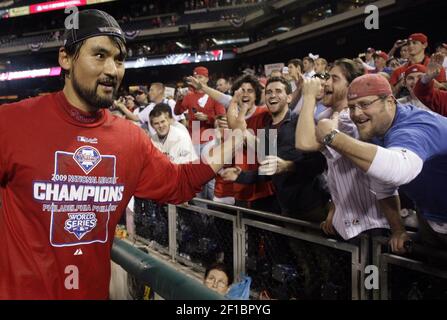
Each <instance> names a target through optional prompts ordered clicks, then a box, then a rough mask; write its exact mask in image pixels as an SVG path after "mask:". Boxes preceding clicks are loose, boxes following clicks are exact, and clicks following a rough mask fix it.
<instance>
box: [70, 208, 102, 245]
mask: <svg viewBox="0 0 447 320" xmlns="http://www.w3.org/2000/svg"><path fill="white" fill-rule="evenodd" d="M97 221H98V219H96V215H95V214H94V213H93V212H87V213H69V214H68V219H67V220H65V227H64V229H65V230H67V231H68V232H70V233H72V234H74V235H75V236H76V238H78V240H81V239H82V237H83V236H85V235H86V234H87V233H88V232H90V231H92V230H93V229H94V228H95V227H96V222H97Z"/></svg>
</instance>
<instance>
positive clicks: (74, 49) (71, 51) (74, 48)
mask: <svg viewBox="0 0 447 320" xmlns="http://www.w3.org/2000/svg"><path fill="white" fill-rule="evenodd" d="M108 37H109V39H110V40H112V42H113V43H114V44H116V45H117V46H118V48H119V49H120V59H122V60H124V59H125V58H126V56H127V49H126V44H125V43H124V41H123V40H121V39H120V38H117V37H114V36H108ZM86 40H87V39H85V40H82V41H79V42H76V43H75V44H72V45H69V46H65V47H64V49H65V52H66V53H67V55H68V56H70V57H72V58H73V60H76V59H78V57H79V52H80V51H81V48H82V46H83V45H84V43H85V41H86ZM69 73H70V72H69V71H67V70H64V69H62V72H61V77H62V79H65V76H66V75H69Z"/></svg>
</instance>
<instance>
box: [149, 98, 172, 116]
mask: <svg viewBox="0 0 447 320" xmlns="http://www.w3.org/2000/svg"><path fill="white" fill-rule="evenodd" d="M164 113H167V114H168V117H169V118H170V119H172V109H171V107H170V106H169V105H168V104H166V103H163V102H161V103H157V104H156V105H155V106H154V108H153V109H152V111H151V112H150V113H149V118H155V117H159V116H161V115H162V114H164Z"/></svg>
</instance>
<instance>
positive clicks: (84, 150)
mask: <svg viewBox="0 0 447 320" xmlns="http://www.w3.org/2000/svg"><path fill="white" fill-rule="evenodd" d="M73 159H74V160H75V161H76V163H77V164H78V165H79V166H80V167H81V169H82V170H83V171H84V172H85V174H89V173H90V171H92V170H93V169H94V168H95V167H96V166H97V165H98V163H100V162H101V154H100V153H99V151H98V150H97V149H96V148H93V147H90V146H83V147H80V148H78V149H77V150H76V151H75V153H74V154H73Z"/></svg>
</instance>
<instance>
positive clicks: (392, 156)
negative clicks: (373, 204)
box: [366, 146, 424, 187]
mask: <svg viewBox="0 0 447 320" xmlns="http://www.w3.org/2000/svg"><path fill="white" fill-rule="evenodd" d="M423 165H424V162H423V160H422V159H421V158H420V157H419V156H418V155H417V154H416V153H414V152H413V151H410V150H408V149H405V148H403V147H402V148H399V147H393V148H389V149H385V148H382V147H379V146H378V147H377V153H376V156H375V157H374V160H373V162H372V163H371V166H370V167H369V170H368V171H367V172H366V174H367V175H368V176H371V177H373V178H375V179H377V180H379V181H380V182H382V183H384V184H387V185H391V186H394V187H398V186H400V185H403V184H407V183H409V182H410V181H411V180H413V179H414V178H416V176H417V175H418V174H419V173H420V172H421V170H422V166H423Z"/></svg>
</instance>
